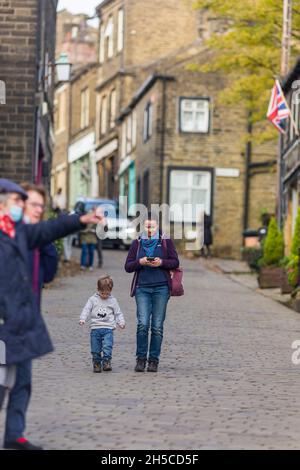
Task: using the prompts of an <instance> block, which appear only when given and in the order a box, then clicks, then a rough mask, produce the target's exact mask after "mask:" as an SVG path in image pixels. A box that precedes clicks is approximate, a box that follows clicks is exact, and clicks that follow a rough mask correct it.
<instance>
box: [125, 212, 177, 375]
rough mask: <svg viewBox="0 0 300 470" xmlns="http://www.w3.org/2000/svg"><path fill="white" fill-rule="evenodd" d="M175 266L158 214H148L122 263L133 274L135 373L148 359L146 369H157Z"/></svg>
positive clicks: (144, 365) (172, 244)
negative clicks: (160, 226)
mask: <svg viewBox="0 0 300 470" xmlns="http://www.w3.org/2000/svg"><path fill="white" fill-rule="evenodd" d="M178 266H179V260H178V255H177V252H176V249H175V246H174V243H173V241H172V240H171V238H169V237H167V235H166V234H165V233H163V232H162V231H161V230H160V229H159V219H158V217H157V216H156V215H155V214H151V213H148V215H147V216H146V218H145V220H144V223H143V233H142V234H141V236H140V237H139V238H138V239H137V240H134V241H133V243H132V245H131V247H130V249H129V252H128V256H127V259H126V263H125V270H126V271H127V272H128V273H132V272H134V273H135V274H134V277H133V281H132V286H131V296H132V297H133V296H134V297H135V301H136V306H137V334H136V342H137V347H136V360H137V361H136V366H135V371H136V372H143V371H144V370H145V367H146V362H147V360H148V368H147V371H148V372H157V369H158V363H159V359H160V353H161V346H162V341H163V330H164V321H165V317H166V309H167V304H168V301H169V298H170V290H171V276H170V272H169V271H170V270H172V269H175V268H178ZM150 328H151V339H150V346H149V329H150Z"/></svg>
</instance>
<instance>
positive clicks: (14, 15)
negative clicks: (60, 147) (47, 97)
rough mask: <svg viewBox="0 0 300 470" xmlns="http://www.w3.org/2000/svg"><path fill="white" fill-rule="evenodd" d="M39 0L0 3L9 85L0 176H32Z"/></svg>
mask: <svg viewBox="0 0 300 470" xmlns="http://www.w3.org/2000/svg"><path fill="white" fill-rule="evenodd" d="M37 13H38V11H37V0H26V2H24V1H20V0H7V1H2V2H1V4H0V63H1V69H0V79H1V80H4V81H5V83H6V89H7V100H6V103H7V104H6V105H4V106H0V133H1V138H0V176H1V177H6V178H11V179H14V180H16V181H23V180H30V179H31V177H32V156H33V152H34V129H35V116H34V114H35V87H36V54H37V50H36V34H37V26H36V25H37Z"/></svg>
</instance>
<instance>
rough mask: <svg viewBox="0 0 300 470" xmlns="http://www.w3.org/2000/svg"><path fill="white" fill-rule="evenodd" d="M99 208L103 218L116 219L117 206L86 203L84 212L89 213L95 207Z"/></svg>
mask: <svg viewBox="0 0 300 470" xmlns="http://www.w3.org/2000/svg"><path fill="white" fill-rule="evenodd" d="M99 206H100V207H101V209H102V211H103V214H104V216H105V217H109V218H113V219H115V218H116V217H118V206H117V204H113V203H112V204H107V203H103V204H101V203H96V202H87V203H86V204H85V212H90V211H91V210H92V209H93V208H95V207H99Z"/></svg>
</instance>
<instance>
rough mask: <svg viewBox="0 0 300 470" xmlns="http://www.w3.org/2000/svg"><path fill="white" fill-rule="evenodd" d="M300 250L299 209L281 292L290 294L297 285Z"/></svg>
mask: <svg viewBox="0 0 300 470" xmlns="http://www.w3.org/2000/svg"><path fill="white" fill-rule="evenodd" d="M299 249H300V208H299V209H298V214H297V217H296V223H295V230H294V235H293V240H292V245H291V254H290V256H289V257H288V258H287V262H286V263H285V272H286V281H285V280H284V279H283V285H282V289H281V292H282V293H290V292H292V291H293V290H294V289H295V287H296V286H297V284H298V277H299Z"/></svg>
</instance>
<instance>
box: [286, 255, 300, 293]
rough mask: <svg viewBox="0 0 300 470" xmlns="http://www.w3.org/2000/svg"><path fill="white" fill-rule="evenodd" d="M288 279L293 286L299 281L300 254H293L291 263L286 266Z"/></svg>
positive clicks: (290, 259)
mask: <svg viewBox="0 0 300 470" xmlns="http://www.w3.org/2000/svg"><path fill="white" fill-rule="evenodd" d="M286 271H287V275H288V281H289V284H290V285H291V286H294V287H295V286H296V285H297V283H298V275H299V256H295V255H291V256H290V258H289V263H288V265H287V266H286Z"/></svg>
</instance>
